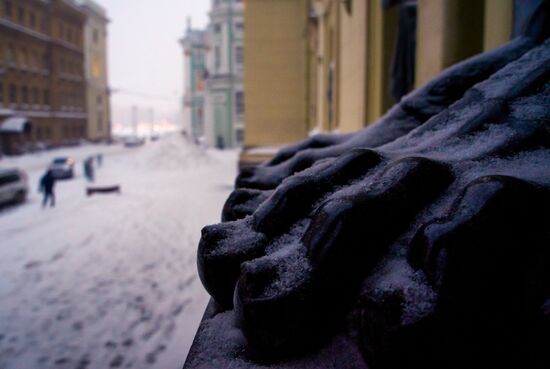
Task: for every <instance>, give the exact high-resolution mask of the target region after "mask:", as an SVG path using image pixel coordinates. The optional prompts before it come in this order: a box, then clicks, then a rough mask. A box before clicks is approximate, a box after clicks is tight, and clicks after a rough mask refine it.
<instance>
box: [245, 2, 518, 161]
mask: <svg viewBox="0 0 550 369" xmlns="http://www.w3.org/2000/svg"><path fill="white" fill-rule="evenodd" d="M399 16H400V13H399V6H393V7H389V8H387V9H386V8H383V6H382V2H381V1H380V0H247V1H246V9H245V24H246V27H245V30H246V31H245V43H246V53H245V89H246V91H247V96H246V113H245V122H246V124H245V125H246V130H245V152H246V150H247V149H250V148H254V147H261V146H266V145H284V144H288V143H291V142H294V141H297V140H300V139H304V138H306V137H307V136H308V135H309V134H311V133H316V132H341V133H345V132H354V131H357V130H359V129H361V128H364V127H365V126H367V125H369V124H371V123H373V122H375V121H376V120H377V119H378V118H379V117H380V116H382V115H383V114H384V113H385V112H386V111H387V110H388V109H389V108H390V107H391V106H392V105H393V104H394V103H395V101H394V100H393V98H392V97H391V95H390V87H389V86H390V78H391V66H392V60H393V57H394V56H393V55H394V50H395V45H396V38H397V33H398V25H399ZM416 23H417V26H416V56H415V60H416V62H415V70H414V73H415V75H414V83H413V85H411V88H413V87H415V86H416V87H418V86H421V85H423V84H424V83H426V82H427V81H428V80H430V79H431V78H433V77H434V76H436V75H437V74H439V73H440V72H441V71H442V70H443V69H445V68H447V67H448V66H450V65H452V64H454V63H457V62H459V61H461V60H464V59H466V58H468V57H470V56H472V55H475V54H478V53H480V52H483V51H486V50H490V49H492V48H494V47H497V46H499V45H501V44H503V43H505V42H507V41H509V40H510V38H511V34H512V26H513V1H512V0H418V1H417V10H416Z"/></svg>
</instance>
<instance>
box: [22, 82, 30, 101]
mask: <svg viewBox="0 0 550 369" xmlns="http://www.w3.org/2000/svg"><path fill="white" fill-rule="evenodd" d="M21 100H22V101H23V104H28V103H29V88H28V87H27V86H23V87H21Z"/></svg>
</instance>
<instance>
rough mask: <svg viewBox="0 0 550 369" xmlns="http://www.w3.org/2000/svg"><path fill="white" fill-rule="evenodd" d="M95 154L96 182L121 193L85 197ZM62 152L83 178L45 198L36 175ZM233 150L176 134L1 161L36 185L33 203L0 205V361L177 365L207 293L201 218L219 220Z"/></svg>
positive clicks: (13, 366) (13, 367) (8, 368)
mask: <svg viewBox="0 0 550 369" xmlns="http://www.w3.org/2000/svg"><path fill="white" fill-rule="evenodd" d="M98 153H102V154H103V166H102V167H100V168H97V166H96V177H97V180H96V184H119V185H120V186H121V189H122V192H121V194H120V195H116V194H114V195H95V196H92V197H86V196H85V188H86V182H85V180H84V179H83V175H82V162H83V160H84V159H85V158H86V157H88V156H90V155H96V154H98ZM58 156H70V157H73V158H74V159H75V160H76V161H77V163H76V167H75V169H76V175H77V177H76V178H75V179H74V180H70V181H62V182H58V183H57V184H56V195H57V206H56V208H54V209H49V208H48V209H41V206H40V200H41V199H40V194H39V193H37V187H38V180H39V178H40V176H41V175H42V173H43V171H44V170H45V168H46V167H47V165H48V164H49V163H50V162H51V160H52V158H54V157H58ZM236 160H237V152H235V151H229V152H218V151H205V150H203V149H200V148H197V147H195V146H193V145H192V144H190V143H187V142H186V141H185V140H184V138H183V137H181V136H179V135H171V136H166V137H163V138H162V139H161V140H160V141H158V142H153V143H147V144H146V145H145V146H143V147H140V148H133V149H129V148H124V147H122V146H120V145H111V146H108V145H85V146H81V147H76V148H63V149H58V150H53V151H46V152H43V153H39V154H32V155H26V156H22V157H18V158H4V159H2V160H0V166H1V167H13V166H15V167H19V168H22V169H24V170H25V171H27V173H28V174H29V185H30V194H29V200H28V201H27V203H26V204H24V205H21V206H17V207H14V208H7V209H4V210H2V211H0V239H1V242H0V270H2V279H0V300H1V301H2V304H1V305H0V368H2V369H25V368H39V367H40V368H53V367H55V368H71V369H73V368H84V367H86V368H102V369H103V368H109V367H125V368H132V369H139V368H153V369H154V368H159V369H170V368H178V369H179V368H181V367H182V365H183V362H184V361H185V358H186V355H187V352H188V350H189V347H190V346H191V343H192V340H193V337H194V335H195V332H196V329H197V327H198V325H199V322H200V319H201V317H202V314H203V312H204V308H205V306H206V303H207V301H208V295H207V293H206V292H205V291H204V289H203V288H202V286H201V284H200V282H199V279H198V277H197V271H196V247H197V244H198V240H199V237H200V229H201V228H202V226H203V225H204V224H208V223H214V222H218V221H219V218H220V214H219V211H220V210H219V209H221V207H222V204H223V202H224V200H225V198H226V197H227V195H228V193H229V192H230V190H231V189H232V182H233V178H234V177H235V174H236Z"/></svg>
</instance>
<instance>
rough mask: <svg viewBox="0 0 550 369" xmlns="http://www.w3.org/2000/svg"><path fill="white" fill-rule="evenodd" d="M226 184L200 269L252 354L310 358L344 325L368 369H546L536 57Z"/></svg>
mask: <svg viewBox="0 0 550 369" xmlns="http://www.w3.org/2000/svg"><path fill="white" fill-rule="evenodd" d="M327 137H329V136H327ZM237 184H238V185H239V186H240V187H248V188H247V189H245V188H240V189H238V190H237V191H236V192H235V193H234V194H233V195H231V197H230V199H229V200H228V202H227V204H226V206H225V208H224V218H225V220H228V221H227V222H225V223H222V224H218V225H214V226H209V227H205V228H204V229H203V234H202V239H201V242H200V245H199V252H198V265H199V274H200V277H201V280H202V282H203V284H204V286H205V287H206V289H207V290H208V292H209V293H210V294H211V295H212V297H213V298H214V299H215V301H216V302H218V303H219V304H220V305H221V306H223V307H224V308H226V309H231V308H234V309H235V312H236V316H237V317H238V324H239V326H240V328H241V330H242V332H243V333H244V335H245V337H246V339H247V342H248V348H249V352H250V354H251V355H253V356H254V355H256V356H259V357H262V358H263V359H266V358H272V359H277V358H280V357H284V356H285V355H290V354H295V353H298V352H301V351H302V350H305V349H307V348H308V347H316V346H317V345H318V344H320V343H321V342H323V341H324V340H325V339H327V338H328V337H330V336H331V335H332V334H333V333H334V332H335V331H336V330H337V329H340V328H341V327H342V326H343V324H344V321H345V319H346V317H347V315H348V313H349V312H350V311H352V310H353V311H357V312H359V313H358V316H359V317H360V320H359V322H358V323H357V326H358V327H359V341H360V342H361V348H362V351H363V354H364V356H365V358H366V359H367V361H368V363H369V365H371V366H372V368H454V367H462V368H464V367H476V366H479V367H513V366H511V365H515V364H517V365H518V366H519V367H523V366H522V365H521V363H529V364H530V365H531V364H532V366H529V367H530V368H538V367H539V366H537V365H538V363H539V362H544V363H546V365H548V363H549V361H545V355H546V351H547V350H546V347H547V344H548V343H549V342H550V341H549V339H550V335H549V330H548V324H549V319H550V302H549V301H550V255H549V252H550V232H549V229H550V41H547V42H545V43H543V44H542V45H540V46H533V44H532V42H531V41H530V40H529V39H527V38H520V39H517V40H514V41H513V42H511V43H510V44H508V45H506V46H504V47H502V48H500V49H498V50H496V51H494V52H491V53H487V54H483V55H480V56H477V57H475V58H472V59H470V60H468V61H465V62H463V63H461V64H459V65H457V66H455V67H453V68H451V69H449V70H447V71H446V72H444V73H443V74H442V75H441V76H440V77H438V78H436V79H435V80H434V81H432V82H430V83H429V84H428V85H426V86H425V87H424V88H421V89H419V90H418V91H417V92H415V93H413V94H411V95H409V96H408V97H407V98H405V99H404V100H403V101H402V102H401V103H400V104H399V105H397V106H396V107H394V108H393V109H392V110H391V111H390V112H389V113H388V114H387V115H386V116H384V117H383V118H382V119H381V120H380V121H379V122H378V123H377V124H376V125H374V126H372V128H367V129H365V130H363V131H361V132H359V133H358V134H356V135H353V136H349V137H343V136H339V137H337V138H335V139H334V140H332V138H330V139H328V138H325V137H323V138H322V139H321V140H320V141H315V140H314V139H310V140H308V141H306V142H304V143H301V144H298V145H296V146H294V147H291V148H289V149H287V150H285V151H284V152H282V153H281V154H280V155H279V156H278V157H276V158H275V159H274V160H273V161H272V162H271V163H268V164H267V165H265V166H262V167H259V168H258V169H256V170H255V171H251V172H249V173H246V174H244V175H242V176H241V177H240V178H239V179H238V182H237ZM229 220H231V221H229ZM518 366H516V367H518ZM540 367H541V368H542V367H545V366H540Z"/></svg>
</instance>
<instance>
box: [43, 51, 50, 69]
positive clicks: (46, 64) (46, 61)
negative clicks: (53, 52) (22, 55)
mask: <svg viewBox="0 0 550 369" xmlns="http://www.w3.org/2000/svg"><path fill="white" fill-rule="evenodd" d="M42 67H43V68H44V69H49V68H50V60H49V59H48V54H46V53H44V54H42Z"/></svg>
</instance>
